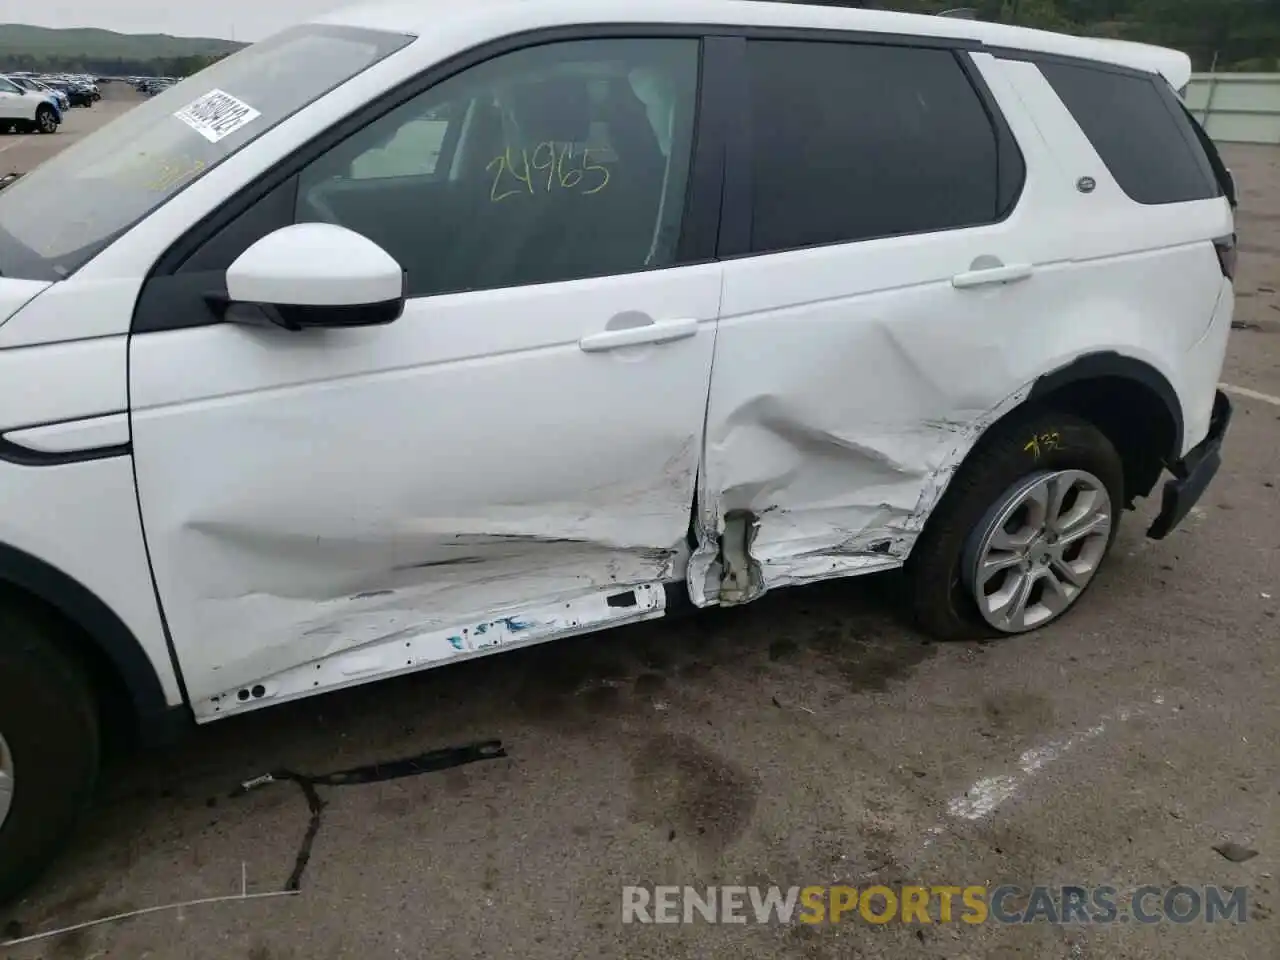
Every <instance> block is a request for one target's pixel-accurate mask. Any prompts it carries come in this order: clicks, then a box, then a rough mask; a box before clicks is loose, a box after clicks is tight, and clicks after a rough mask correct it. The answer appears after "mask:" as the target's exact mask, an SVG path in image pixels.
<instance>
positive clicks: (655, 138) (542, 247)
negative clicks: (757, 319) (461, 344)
mask: <svg viewBox="0 0 1280 960" xmlns="http://www.w3.org/2000/svg"><path fill="white" fill-rule="evenodd" d="M699 49H700V43H699V41H697V40H694V39H616V40H614V39H608V40H603V39H602V40H581V41H567V42H563V43H552V44H546V45H543V46H538V47H531V48H528V49H524V50H519V51H516V52H513V53H510V54H506V55H504V56H500V57H496V58H495V59H493V60H490V61H487V62H486V63H483V64H480V65H478V66H476V67H473V68H471V69H469V70H466V71H463V72H462V73H460V74H457V75H455V76H453V77H451V78H449V79H447V80H445V81H443V82H441V83H440V84H438V85H436V86H434V87H432V88H431V89H429V90H427V91H426V92H424V93H422V94H420V95H418V96H416V97H414V98H413V99H411V100H409V101H408V102H406V103H404V104H402V105H400V106H399V107H397V108H395V109H394V110H392V111H391V112H390V113H387V114H385V115H384V116H382V117H380V118H379V119H377V120H375V121H373V122H372V123H370V124H369V125H368V126H367V127H365V128H364V129H362V130H360V131H359V132H357V133H356V134H354V135H352V136H351V137H350V138H348V139H347V140H345V141H343V142H342V143H340V144H338V145H337V146H336V147H334V148H333V149H331V150H330V151H329V152H328V153H326V154H324V155H323V156H321V157H319V158H318V159H317V160H315V161H314V162H313V163H312V164H311V165H310V166H308V167H307V168H306V169H305V170H303V171H302V173H301V175H300V177H299V184H298V191H297V211H296V216H297V219H298V220H301V221H323V222H329V223H336V224H340V225H342V226H345V227H349V228H350V229H352V230H355V231H357V232H359V233H362V234H364V235H365V236H367V237H368V238H369V239H371V240H373V241H375V242H376V243H378V244H380V245H382V247H383V248H384V249H386V250H387V251H388V252H389V253H390V254H391V255H392V256H394V257H395V258H396V259H397V260H399V262H400V264H401V265H402V266H403V267H404V268H405V270H406V271H407V273H408V277H409V292H410V294H411V295H413V296H427V295H432V294H439V293H451V292H458V291H464V290H478V289H490V288H495V287H505V286H514V285H519V284H534V283H547V282H553V281H558V280H571V279H579V278H584V277H592V276H603V275H609V274H617V273H627V272H631V271H636V270H643V269H647V268H654V267H663V266H669V265H671V264H672V263H673V262H674V259H675V252H676V243H677V241H678V239H679V236H678V235H679V230H680V224H681V219H682V214H683V209H684V197H685V189H686V184H687V181H688V172H689V162H690V156H691V151H692V147H691V144H692V140H693V125H694V110H695V106H696V100H697V86H698V57H699Z"/></svg>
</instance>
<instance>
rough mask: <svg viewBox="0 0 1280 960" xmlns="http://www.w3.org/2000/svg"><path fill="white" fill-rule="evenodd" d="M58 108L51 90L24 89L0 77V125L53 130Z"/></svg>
mask: <svg viewBox="0 0 1280 960" xmlns="http://www.w3.org/2000/svg"><path fill="white" fill-rule="evenodd" d="M61 123H62V111H61V110H60V109H59V107H58V101H57V99H56V98H55V97H54V95H53V92H52V91H50V92H49V93H40V92H37V91H34V90H26V89H23V88H22V87H20V86H19V85H18V84H17V83H15V82H14V81H13V80H9V79H8V78H5V77H0V127H3V128H5V129H9V130H19V131H24V132H35V133H56V132H57V130H58V126H59V125H60V124H61Z"/></svg>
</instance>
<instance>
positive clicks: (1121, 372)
mask: <svg viewBox="0 0 1280 960" xmlns="http://www.w3.org/2000/svg"><path fill="white" fill-rule="evenodd" d="M1105 378H1111V379H1120V380H1132V381H1134V382H1136V383H1139V384H1141V385H1142V386H1144V387H1146V388H1147V389H1148V390H1150V391H1151V392H1152V393H1154V394H1155V395H1156V396H1157V397H1159V398H1160V400H1161V401H1162V402H1163V403H1164V405H1165V407H1166V408H1167V409H1168V411H1169V417H1170V419H1171V420H1172V422H1173V445H1172V449H1170V450H1169V451H1167V452H1166V453H1165V458H1166V460H1167V461H1168V462H1169V463H1174V462H1176V461H1177V460H1179V459H1180V458H1181V456H1182V438H1183V431H1184V429H1185V425H1184V423H1183V420H1182V404H1181V403H1180V402H1179V400H1178V394H1177V391H1175V390H1174V389H1173V385H1172V384H1170V383H1169V381H1168V380H1167V379H1166V378H1165V376H1164V374H1162V373H1161V372H1160V371H1159V370H1157V369H1156V368H1155V367H1153V366H1151V365H1150V364H1147V363H1143V362H1142V361H1141V360H1135V359H1133V358H1132V357H1126V356H1124V355H1123V354H1119V353H1115V352H1114V351H1110V350H1108V351H1103V352H1099V353H1089V354H1085V355H1084V356H1082V357H1078V358H1076V359H1075V360H1073V361H1071V362H1070V363H1069V364H1067V365H1066V366H1065V367H1059V368H1058V369H1057V370H1054V371H1053V372H1052V373H1046V374H1044V376H1042V377H1040V378H1039V379H1038V380H1036V382H1035V384H1034V385H1033V386H1032V387H1031V394H1030V395H1029V396H1028V397H1027V400H1028V401H1034V400H1040V399H1043V398H1044V397H1046V396H1048V395H1049V394H1051V393H1054V392H1056V391H1058V390H1061V389H1062V388H1063V387H1066V386H1068V385H1070V384H1072V383H1076V382H1079V381H1081V380H1101V379H1105Z"/></svg>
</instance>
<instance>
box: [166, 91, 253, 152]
mask: <svg viewBox="0 0 1280 960" xmlns="http://www.w3.org/2000/svg"><path fill="white" fill-rule="evenodd" d="M174 116H175V117H177V118H178V119H179V120H181V121H182V122H183V123H185V124H186V125H187V126H189V127H190V128H191V129H192V130H194V131H195V132H196V133H198V134H200V136H202V137H204V138H205V139H206V140H208V141H209V142H210V143H217V142H218V141H219V140H221V139H222V138H223V137H227V136H230V135H231V134H233V133H235V132H236V131H237V130H239V129H240V128H241V127H243V126H244V125H245V124H246V123H251V122H252V121H254V120H256V119H257V118H258V117H260V116H262V112H261V111H259V110H255V109H253V107H251V106H249V105H248V104H247V103H245V102H244V101H243V100H237V99H236V98H235V97H233V96H232V95H231V94H229V93H226V92H224V91H222V90H210V91H209V92H208V93H206V94H205V95H204V96H203V97H200V98H199V99H198V100H193V101H192V102H191V103H189V104H187V105H186V106H185V107H183V108H182V109H181V110H179V111H178V112H177V113H175V114H174Z"/></svg>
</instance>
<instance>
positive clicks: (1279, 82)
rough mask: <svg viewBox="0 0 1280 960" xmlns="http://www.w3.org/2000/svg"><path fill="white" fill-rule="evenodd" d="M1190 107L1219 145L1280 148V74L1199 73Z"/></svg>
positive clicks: (1189, 96)
mask: <svg viewBox="0 0 1280 960" xmlns="http://www.w3.org/2000/svg"><path fill="white" fill-rule="evenodd" d="M1186 103H1187V107H1188V108H1189V109H1190V110H1191V112H1192V113H1194V114H1195V115H1196V119H1197V120H1199V121H1200V123H1201V124H1202V125H1203V126H1204V128H1205V130H1206V131H1207V132H1208V134H1209V136H1211V137H1212V138H1213V139H1214V140H1215V141H1217V142H1218V143H1272V144H1280V73H1214V74H1209V73H1197V74H1195V75H1194V76H1193V77H1192V78H1191V83H1190V84H1189V85H1188V87H1187V93H1186Z"/></svg>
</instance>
